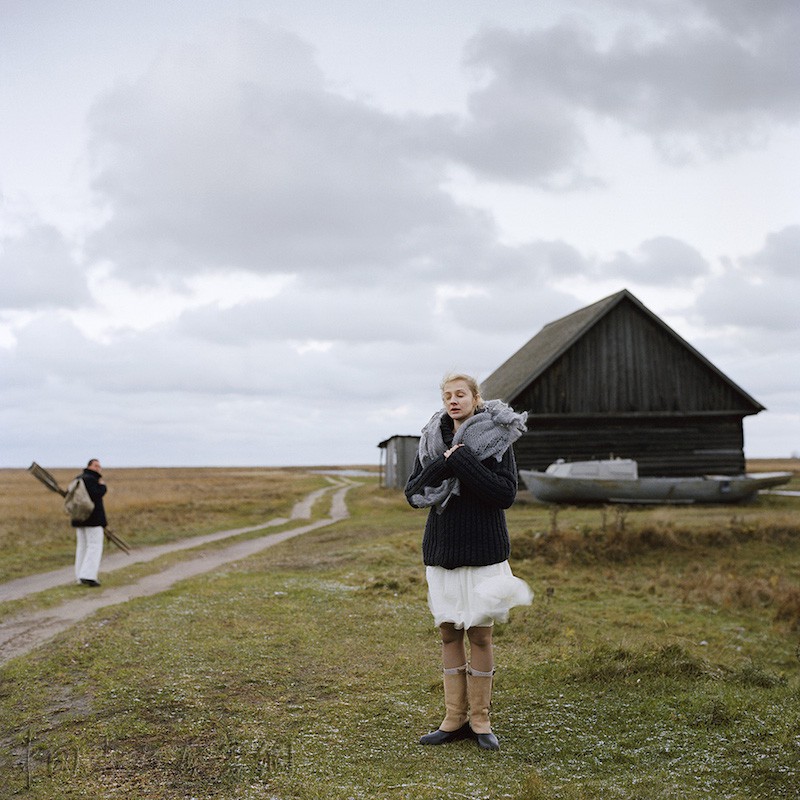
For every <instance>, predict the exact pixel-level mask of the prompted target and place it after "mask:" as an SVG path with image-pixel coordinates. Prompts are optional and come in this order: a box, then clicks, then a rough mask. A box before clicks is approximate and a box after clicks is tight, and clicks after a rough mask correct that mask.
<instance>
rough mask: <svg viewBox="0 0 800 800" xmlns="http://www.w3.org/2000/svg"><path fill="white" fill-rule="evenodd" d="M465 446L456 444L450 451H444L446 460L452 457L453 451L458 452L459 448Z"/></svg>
mask: <svg viewBox="0 0 800 800" xmlns="http://www.w3.org/2000/svg"><path fill="white" fill-rule="evenodd" d="M463 446H464V445H463V444H454V445H453V446H452V447H451V448H450V449H449V450H445V451H444V457H445V460H447V459H448V458H450V456H451V454H452V453H453V451H455V450H458V448H459V447H463Z"/></svg>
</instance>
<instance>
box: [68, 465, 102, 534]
mask: <svg viewBox="0 0 800 800" xmlns="http://www.w3.org/2000/svg"><path fill="white" fill-rule="evenodd" d="M102 477H103V476H102V475H101V474H100V473H99V472H95V471H94V470H93V469H85V470H84V471H83V475H81V478H83V482H84V483H85V484H86V491H87V492H89V497H91V498H92V502H93V503H94V511H92V513H91V514H90V515H89V518H88V519H85V520H83V521H81V522H74V521H73V523H72V527H73V528H105V526H106V525H107V524H108V521H107V520H106V510H105V508H104V507H103V495H104V494H105V493H106V489H107V488H108V487H107V486H106V485H105V484H102V483H100V478H102Z"/></svg>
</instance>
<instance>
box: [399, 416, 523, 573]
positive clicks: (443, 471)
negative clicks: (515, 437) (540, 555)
mask: <svg viewBox="0 0 800 800" xmlns="http://www.w3.org/2000/svg"><path fill="white" fill-rule="evenodd" d="M441 425H442V436H443V438H444V441H445V444H446V445H447V447H448V448H449V447H450V445H451V444H452V441H453V434H454V431H453V421H452V420H451V419H450V417H448V416H447V414H444V415H443V417H442V423H441ZM452 476H455V477H457V478H458V479H459V481H460V483H461V492H460V494H459V495H458V496H456V497H453V498H452V499H451V500H450V502H449V503H448V504H447V506H446V507H445V509H444V511H442V513H441V514H439V513H437V511H436V509H435V508H431V510H430V512H429V513H428V520H427V522H426V523H425V535H424V537H423V539H422V557H423V561H424V562H425V564H426V565H427V566H437V567H445V568H446V569H454V568H456V567H483V566H487V565H489V564H499V563H500V562H502V561H506V560H507V559H508V557H509V555H510V551H511V547H510V544H509V541H508V527H507V526H506V515H505V509H506V508H509V507H510V506H511V504H512V503H513V502H514V498H515V497H516V494H517V464H516V461H515V459H514V450H513V448H511V447H509V448H508V450H506V452H505V453H504V454H503V458H502V460H501V461H498V460H497V459H496V458H494V457H490V458H487V459H485V460H484V461H479V460H478V458H477V457H476V456H475V455H474V453H472V451H471V450H470V449H469V448H468V447H459V448H458V449H457V450H454V451H453V453H452V454H451V455H450V457H449V458H447V459H446V458H445V457H444V456H443V455H442V456H439V457H438V458H436V459H435V460H434V461H432V462H431V463H430V464H428V465H427V466H426V467H423V466H422V464H421V463H420V460H419V456H418V457H417V460H416V462H415V464H414V470H413V472H412V473H411V477H410V478H409V479H408V483H407V484H406V498H407V499H408V502H409V503H410V504H411V505H412V506H414V503H413V502H412V501H411V498H412V497H413V496H414V495H415V494H420V493H422V492H423V491H424V487H425V486H438V485H439V484H440V483H441V482H442V481H443V480H444V479H445V478H449V477H452ZM414 507H415V508H416V507H417V506H414Z"/></svg>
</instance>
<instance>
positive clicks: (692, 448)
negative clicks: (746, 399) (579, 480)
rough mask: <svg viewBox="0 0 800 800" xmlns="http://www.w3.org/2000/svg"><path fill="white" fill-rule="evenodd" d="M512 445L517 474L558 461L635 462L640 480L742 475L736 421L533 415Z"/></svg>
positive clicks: (740, 436) (738, 430)
mask: <svg viewBox="0 0 800 800" xmlns="http://www.w3.org/2000/svg"><path fill="white" fill-rule="evenodd" d="M529 428H530V429H529V431H528V433H527V434H526V435H525V436H523V437H522V439H520V440H519V441H518V442H517V443H516V445H515V446H514V452H515V454H516V456H517V464H518V466H519V468H520V469H538V470H543V469H545V468H546V467H547V466H548V464H552V463H553V461H556V460H557V459H559V458H566V459H567V460H569V461H582V460H586V459H595V458H609V457H610V456H615V457H618V458H635V459H636V460H637V461H638V463H639V474H640V475H671V476H677V475H701V474H706V473H711V474H720V475H735V474H738V473H740V472H744V467H745V464H744V451H743V442H742V422H741V418H739V417H729V418H723V417H713V418H701V417H651V418H642V417H628V418H622V417H614V418H609V417H602V416H601V417H584V418H570V417H564V418H556V419H554V418H552V417H550V418H547V417H539V416H534V417H531V419H530V420H529Z"/></svg>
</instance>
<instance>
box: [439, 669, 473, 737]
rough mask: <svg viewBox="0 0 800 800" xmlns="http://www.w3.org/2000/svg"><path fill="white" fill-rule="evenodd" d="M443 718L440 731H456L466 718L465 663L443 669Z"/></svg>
mask: <svg viewBox="0 0 800 800" xmlns="http://www.w3.org/2000/svg"><path fill="white" fill-rule="evenodd" d="M444 707H445V710H446V713H445V717H444V720H443V721H442V724H441V725H440V726H439V730H440V731H447V732H450V731H457V730H458V729H459V728H460V727H461V726H462V725H463V724H464V723H465V722H466V721H467V719H468V716H469V713H468V708H469V707H468V705H467V665H466V664H464V666H463V667H454V668H453V669H446V670H445V671H444Z"/></svg>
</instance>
